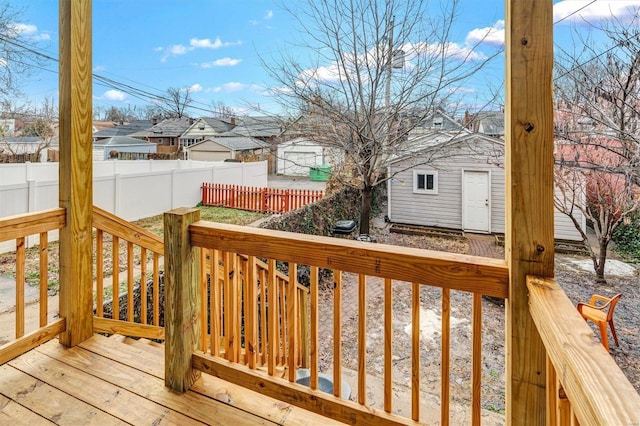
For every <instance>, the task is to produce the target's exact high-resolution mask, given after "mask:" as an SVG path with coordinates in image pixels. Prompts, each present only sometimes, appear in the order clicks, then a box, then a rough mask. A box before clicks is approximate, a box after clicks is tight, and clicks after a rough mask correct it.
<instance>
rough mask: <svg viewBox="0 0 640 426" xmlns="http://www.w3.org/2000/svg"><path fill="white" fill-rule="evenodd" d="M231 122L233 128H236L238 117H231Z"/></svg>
mask: <svg viewBox="0 0 640 426" xmlns="http://www.w3.org/2000/svg"><path fill="white" fill-rule="evenodd" d="M229 124H230V125H231V128H232V129H233V128H235V127H236V118H235V117H231V120H230V122H229Z"/></svg>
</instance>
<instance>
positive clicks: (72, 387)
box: [9, 351, 203, 425]
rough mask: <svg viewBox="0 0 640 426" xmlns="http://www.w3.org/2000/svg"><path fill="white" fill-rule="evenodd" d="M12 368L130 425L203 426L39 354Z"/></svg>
mask: <svg viewBox="0 0 640 426" xmlns="http://www.w3.org/2000/svg"><path fill="white" fill-rule="evenodd" d="M9 364H10V365H11V366H12V367H15V368H16V369H19V370H20V371H23V372H25V373H27V374H29V375H30V376H32V377H35V378H37V379H38V380H41V381H42V382H45V383H48V384H50V385H52V386H55V387H56V388H57V389H59V390H61V391H63V392H65V393H67V394H69V395H71V396H72V397H74V398H76V399H79V400H81V401H83V402H86V403H87V404H89V405H92V406H94V407H97V408H99V409H101V410H102V411H105V412H107V413H109V414H111V415H112V416H114V417H117V418H119V419H121V420H123V421H125V422H127V423H131V424H143V423H150V424H154V425H160V424H162V425H164V424H167V425H201V424H203V423H202V422H198V421H195V420H193V419H191V418H189V417H186V416H184V415H182V414H180V413H176V412H173V411H171V410H169V409H167V408H166V407H164V406H162V405H160V404H156V403H154V402H152V401H150V400H148V399H146V398H143V397H141V396H138V395H136V394H134V393H132V392H130V391H128V390H126V389H124V388H122V387H119V386H115V385H113V384H111V383H108V382H105V381H103V380H100V379H99V378H98V377H95V376H93V375H91V374H88V373H86V372H83V371H81V370H78V369H77V368H75V367H71V366H69V365H68V364H65V363H63V362H61V361H58V360H56V359H53V358H50V357H48V356H47V355H45V354H43V353H42V352H39V351H31V352H28V353H26V354H24V355H23V356H21V357H20V358H17V359H15V360H13V361H11V362H10V363H9Z"/></svg>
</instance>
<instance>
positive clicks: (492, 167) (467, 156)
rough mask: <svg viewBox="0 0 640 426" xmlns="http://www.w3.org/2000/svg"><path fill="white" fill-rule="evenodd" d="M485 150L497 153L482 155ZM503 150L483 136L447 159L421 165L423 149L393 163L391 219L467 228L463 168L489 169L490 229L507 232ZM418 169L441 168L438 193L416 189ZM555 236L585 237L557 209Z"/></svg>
mask: <svg viewBox="0 0 640 426" xmlns="http://www.w3.org/2000/svg"><path fill="white" fill-rule="evenodd" d="M481 152H487V153H493V154H492V155H482V154H481ZM499 153H500V150H496V148H495V144H491V143H489V142H487V141H484V140H482V139H479V140H477V141H476V143H475V144H474V150H473V152H471V151H469V149H464V148H463V149H459V150H458V152H456V153H455V154H453V155H452V156H450V157H448V158H446V160H442V161H439V162H436V163H432V164H425V165H420V164H421V163H422V162H423V161H421V158H422V155H421V154H420V153H417V154H415V155H414V156H413V157H411V158H408V159H405V160H398V161H396V162H394V163H392V165H391V167H390V173H391V175H392V176H393V178H392V179H391V180H390V181H389V182H388V185H389V191H388V194H389V212H388V214H389V219H390V220H391V222H395V223H403V224H412V225H423V226H435V227H442V228H451V229H463V217H462V202H463V194H462V184H463V171H464V170H469V171H488V172H490V185H491V200H490V203H491V204H490V205H491V212H490V216H491V218H490V232H492V233H504V231H505V222H506V218H505V170H504V168H503V164H501V163H502V157H500V158H499V159H498V158H496V154H499ZM405 169H406V170H405ZM414 169H418V170H435V171H437V172H438V193H437V194H419V193H414V192H413V170H414ZM396 173H397V174H396ZM579 221H581V222H582V223H584V218H582V216H579ZM555 237H556V239H565V240H574V241H580V240H582V237H581V236H580V233H579V232H578V231H577V230H576V229H575V227H574V226H573V223H572V222H571V220H570V219H569V218H568V217H567V216H565V215H564V214H562V213H560V212H558V211H557V210H556V211H555Z"/></svg>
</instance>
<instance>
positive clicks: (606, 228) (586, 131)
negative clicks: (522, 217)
mask: <svg viewBox="0 0 640 426" xmlns="http://www.w3.org/2000/svg"><path fill="white" fill-rule="evenodd" d="M639 23H640V20H639V18H638V17H635V18H634V19H633V20H631V21H630V22H622V21H616V20H611V21H609V22H608V23H607V24H606V25H604V26H603V27H602V28H601V30H602V31H603V32H604V34H606V35H607V36H608V37H607V41H606V43H605V44H604V45H602V44H598V43H596V42H594V40H591V39H589V38H585V39H582V38H579V36H578V35H576V37H577V40H578V43H575V44H574V45H576V46H579V47H578V49H579V51H578V52H569V51H565V50H561V54H560V55H558V56H557V58H558V59H557V63H556V78H555V93H556V98H557V99H556V105H557V107H556V137H557V138H558V139H560V140H562V141H564V144H563V146H562V147H559V148H558V150H557V151H558V152H557V155H556V163H557V169H558V170H557V172H556V182H557V184H558V187H559V188H560V191H561V194H562V195H561V196H560V197H556V207H557V208H558V209H559V210H561V211H563V212H564V213H565V214H567V215H568V216H569V217H570V218H571V219H572V220H573V222H574V224H575V225H576V228H577V229H578V230H579V231H580V232H581V234H582V236H583V238H584V240H585V242H586V243H587V244H588V240H587V233H586V229H582V226H581V224H580V221H578V220H576V218H575V216H576V215H575V213H576V212H577V211H580V212H581V213H582V214H583V215H584V216H585V217H586V218H587V219H588V220H589V222H590V223H591V225H592V226H593V229H594V231H595V234H596V237H597V240H598V243H597V247H592V246H591V245H589V244H588V246H589V247H590V252H591V257H592V260H593V264H594V270H595V272H596V280H597V281H598V282H606V281H605V278H604V267H605V263H606V259H607V254H606V252H607V247H608V245H609V242H610V241H611V238H612V236H613V232H614V231H615V229H616V228H617V227H618V226H619V225H620V224H621V223H623V221H624V220H625V218H626V217H628V216H629V215H630V214H631V213H633V212H634V211H636V210H637V209H638V207H639V199H638V195H639V194H638V193H637V189H638V184H640V176H639V174H638V171H639V170H640V169H639V166H640V138H639V136H640V134H639V133H638V131H639V130H640V128H639V125H640V122H639V119H640V98H639V96H640V94H639V90H640V27H639V26H638V24H639ZM580 194H581V197H582V198H584V199H585V201H586V204H584V205H582V204H576V205H575V206H574V207H573V208H571V207H570V206H569V204H571V203H572V201H573V200H574V199H575V198H577V197H578V196H579V195H580Z"/></svg>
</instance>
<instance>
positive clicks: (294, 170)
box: [277, 137, 329, 176]
mask: <svg viewBox="0 0 640 426" xmlns="http://www.w3.org/2000/svg"><path fill="white" fill-rule="evenodd" d="M325 154H326V148H324V147H323V146H322V145H319V144H318V143H316V142H314V141H312V140H310V139H308V138H303V137H300V138H295V139H292V140H289V141H286V142H282V143H281V144H279V145H278V154H277V158H278V160H277V163H278V165H277V173H278V174H279V175H285V176H309V169H310V168H311V167H315V166H319V165H323V164H325V163H328V162H329V161H328V160H329V159H328V156H327V155H325Z"/></svg>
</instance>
